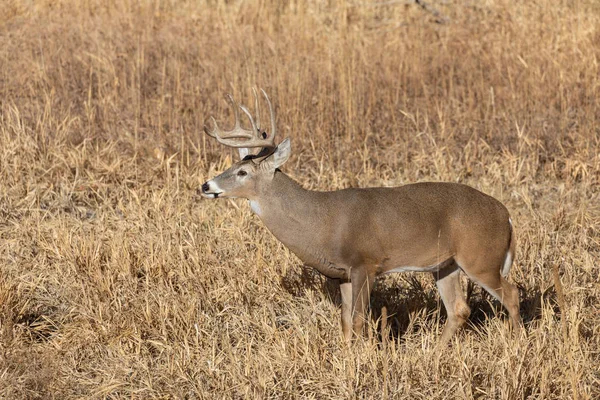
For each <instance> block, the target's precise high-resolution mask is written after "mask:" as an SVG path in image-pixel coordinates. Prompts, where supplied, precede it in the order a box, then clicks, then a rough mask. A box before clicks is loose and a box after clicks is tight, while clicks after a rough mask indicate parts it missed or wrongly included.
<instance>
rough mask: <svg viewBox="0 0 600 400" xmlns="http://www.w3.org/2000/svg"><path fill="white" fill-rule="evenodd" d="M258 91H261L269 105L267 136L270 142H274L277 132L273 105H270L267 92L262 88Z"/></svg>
mask: <svg viewBox="0 0 600 400" xmlns="http://www.w3.org/2000/svg"><path fill="white" fill-rule="evenodd" d="M260 91H261V92H262V94H263V96H264V97H265V100H266V101H267V105H268V106H269V114H271V133H270V135H269V137H270V140H271V143H274V140H275V135H276V134H277V127H276V125H275V113H274V112H273V106H272V105H271V100H269V96H267V93H266V92H265V91H264V90H263V89H260Z"/></svg>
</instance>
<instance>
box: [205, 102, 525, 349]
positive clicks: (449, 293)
mask: <svg viewBox="0 0 600 400" xmlns="http://www.w3.org/2000/svg"><path fill="white" fill-rule="evenodd" d="M262 94H263V95H264V97H265V100H266V101H267V104H268V106H269V111H270V113H271V127H270V132H268V133H267V132H265V131H264V130H262V129H261V124H260V110H259V102H258V96H257V94H256V91H254V97H255V105H256V113H255V118H256V120H255V119H254V118H253V117H252V115H251V114H250V112H249V111H248V109H247V108H245V107H244V106H239V107H238V105H237V104H236V103H235V101H234V100H233V97H231V96H228V100H229V102H230V103H231V105H232V107H233V110H234V115H235V126H234V128H233V129H232V130H231V131H222V130H221V129H220V128H219V126H218V124H217V122H216V121H215V119H214V118H212V121H213V124H214V128H213V130H209V129H208V128H207V127H204V130H205V132H206V133H207V134H208V135H210V136H211V137H213V138H215V139H216V140H217V141H219V143H222V144H224V145H226V146H230V147H236V148H238V150H239V153H240V157H241V161H238V162H237V163H235V164H234V165H233V166H232V167H231V168H229V169H228V170H226V171H225V172H223V173H222V174H221V175H219V176H217V177H216V178H214V179H212V180H209V181H207V182H206V183H204V184H203V185H202V195H203V196H204V197H207V198H218V197H229V198H232V197H241V198H246V199H248V200H249V201H250V207H251V208H252V211H254V213H256V214H257V215H258V216H259V217H260V219H261V220H262V221H263V222H264V224H265V225H266V226H267V228H268V229H269V230H270V231H271V232H272V233H273V234H274V235H275V236H276V237H277V238H278V239H279V240H280V241H281V242H282V243H283V244H284V245H286V246H287V247H288V248H289V249H290V250H291V251H292V252H293V253H294V254H296V255H297V256H298V257H299V258H300V259H301V260H302V261H303V262H304V263H306V264H307V265H309V266H312V267H314V268H316V269H317V270H318V271H319V272H321V273H322V274H323V275H325V276H327V277H329V278H335V279H339V280H340V289H341V295H342V330H343V334H344V337H345V338H346V339H350V338H351V337H352V332H353V331H354V332H355V333H356V334H359V333H362V330H363V325H364V319H365V310H366V308H367V307H368V304H369V296H370V294H371V291H372V289H373V283H374V280H375V277H377V276H378V275H381V274H387V273H391V272H403V271H415V272H429V273H432V274H433V276H434V279H435V280H436V284H437V287H438V289H439V292H440V296H441V298H442V301H443V302H444V306H445V307H446V311H447V314H448V318H447V323H446V326H445V327H444V331H443V333H442V337H441V340H440V343H446V342H448V340H449V339H450V338H451V337H452V335H453V334H454V333H455V332H456V331H457V329H458V328H460V327H461V326H462V325H463V324H464V323H465V321H466V320H467V318H468V317H469V314H470V308H469V306H468V305H467V303H466V302H465V300H464V296H463V292H462V289H461V285H460V279H459V278H460V271H463V272H464V273H465V274H467V276H468V277H469V278H470V279H472V280H473V281H475V282H476V283H478V284H479V285H481V286H482V287H483V288H484V289H485V290H487V291H488V292H489V293H490V294H492V295H493V296H494V297H495V298H497V299H498V300H500V301H501V302H502V304H503V305H504V306H505V307H506V308H507V310H508V312H509V314H510V320H511V325H512V326H513V327H514V328H518V327H519V325H520V320H521V319H520V316H519V294H518V290H517V289H516V288H515V286H513V285H511V284H510V283H508V281H506V280H505V279H504V277H506V276H507V274H508V273H509V271H510V268H511V265H512V263H513V260H514V257H515V235H514V232H513V228H512V223H511V220H510V217H509V214H508V211H507V210H506V208H505V207H504V206H503V205H502V204H501V203H500V202H499V201H497V200H496V199H494V198H492V197H490V196H488V195H486V194H483V193H481V192H479V191H478V190H475V189H473V188H471V187H469V186H466V185H461V184H457V183H429V182H427V183H415V184H410V185H406V186H401V187H394V188H381V187H380V188H367V189H344V190H337V191H332V192H318V191H311V190H306V189H303V188H302V187H301V186H300V185H299V184H298V183H296V182H295V181H294V180H292V179H291V178H289V177H288V176H287V175H286V174H284V173H283V172H281V171H280V170H279V167H281V166H282V165H283V163H285V162H286V161H287V160H288V158H289V156H290V153H291V148H290V140H289V138H288V139H285V140H284V141H283V142H281V143H280V144H279V145H278V146H277V145H275V142H274V139H275V133H276V129H275V116H274V113H273V108H272V106H271V102H270V101H269V98H268V97H267V95H266V93H265V92H264V91H262ZM240 109H241V110H242V111H243V112H244V113H245V114H246V115H247V117H248V119H249V121H250V125H251V129H245V128H243V127H242V126H241V125H240V113H239V110H240ZM253 148H256V149H260V150H259V151H258V152H255V153H257V154H252V153H251V152H250V150H249V149H253Z"/></svg>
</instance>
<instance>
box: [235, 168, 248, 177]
mask: <svg viewBox="0 0 600 400" xmlns="http://www.w3.org/2000/svg"><path fill="white" fill-rule="evenodd" d="M237 175H238V176H246V175H248V173H247V172H246V171H244V170H243V169H240V170H239V171H238V173H237Z"/></svg>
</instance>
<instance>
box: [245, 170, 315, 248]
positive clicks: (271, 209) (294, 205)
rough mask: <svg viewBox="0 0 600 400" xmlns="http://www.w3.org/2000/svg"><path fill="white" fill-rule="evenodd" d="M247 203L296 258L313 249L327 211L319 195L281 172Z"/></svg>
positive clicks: (276, 173)
mask: <svg viewBox="0 0 600 400" xmlns="http://www.w3.org/2000/svg"><path fill="white" fill-rule="evenodd" d="M261 189H262V190H260V192H259V196H257V197H256V198H254V199H250V207H251V208H252V211H253V212H254V213H255V214H257V215H258V216H259V217H260V219H261V220H262V221H263V223H264V224H265V225H266V226H267V228H268V229H269V230H270V231H271V232H272V233H273V235H275V237H277V239H279V240H280V241H281V242H282V243H283V244H285V245H286V246H287V247H289V248H290V249H291V250H292V251H293V252H294V253H296V254H297V255H298V256H299V257H300V258H304V257H303V255H304V252H311V248H316V247H317V246H316V245H317V244H316V243H315V239H314V238H315V237H319V236H320V235H318V233H319V231H320V229H323V228H322V224H321V223H319V221H322V220H323V217H324V215H325V214H326V213H327V210H326V209H325V207H324V204H323V202H322V201H320V197H322V196H323V195H324V193H323V192H316V191H311V190H306V189H304V188H303V187H302V186H300V185H299V184H298V183H297V182H295V181H294V180H293V179H291V178H290V177H288V176H287V175H285V174H284V173H283V172H281V171H277V172H275V176H274V177H273V180H272V181H271V182H270V184H269V185H267V186H266V187H264V188H261Z"/></svg>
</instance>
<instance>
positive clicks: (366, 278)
mask: <svg viewBox="0 0 600 400" xmlns="http://www.w3.org/2000/svg"><path fill="white" fill-rule="evenodd" d="M350 279H351V282H352V328H353V330H354V333H355V334H356V335H357V336H358V335H362V334H363V327H364V324H365V312H366V310H367V308H368V307H369V299H370V297H371V290H373V283H374V282H375V275H374V274H373V273H369V272H368V271H367V269H366V268H364V267H359V268H352V272H351V273H350Z"/></svg>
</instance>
